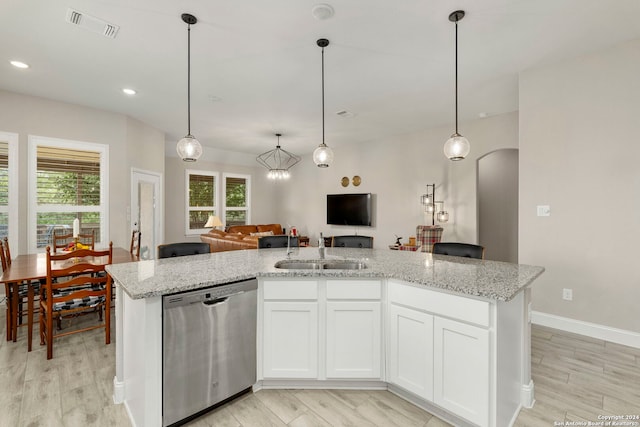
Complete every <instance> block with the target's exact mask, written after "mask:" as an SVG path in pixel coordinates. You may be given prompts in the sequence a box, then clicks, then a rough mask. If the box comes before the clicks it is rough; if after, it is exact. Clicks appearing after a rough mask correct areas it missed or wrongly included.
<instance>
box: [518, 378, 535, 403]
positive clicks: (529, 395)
mask: <svg viewBox="0 0 640 427" xmlns="http://www.w3.org/2000/svg"><path fill="white" fill-rule="evenodd" d="M534 390H535V388H534V385H533V380H531V381H529V384H527V385H522V387H521V390H520V404H521V405H522V406H523V407H524V408H533V404H534V402H535V398H534V397H535V391H534Z"/></svg>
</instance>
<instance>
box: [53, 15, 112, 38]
mask: <svg viewBox="0 0 640 427" xmlns="http://www.w3.org/2000/svg"><path fill="white" fill-rule="evenodd" d="M66 21H67V22H68V23H69V24H72V25H76V26H78V27H80V28H82V29H84V30H88V31H91V32H92V33H97V34H102V35H103V36H105V37H109V38H111V39H115V38H116V35H117V34H118V30H120V27H119V26H117V25H115V24H111V23H109V22H107V21H105V20H103V19H100V18H96V17H95V16H92V15H89V14H87V13H84V12H80V11H79V10H75V9H71V8H69V9H67V19H66Z"/></svg>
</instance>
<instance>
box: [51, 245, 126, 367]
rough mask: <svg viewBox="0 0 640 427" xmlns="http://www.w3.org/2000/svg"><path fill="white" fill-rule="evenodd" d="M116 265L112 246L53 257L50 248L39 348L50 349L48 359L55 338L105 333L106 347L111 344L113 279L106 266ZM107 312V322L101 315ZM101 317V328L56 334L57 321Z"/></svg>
mask: <svg viewBox="0 0 640 427" xmlns="http://www.w3.org/2000/svg"><path fill="white" fill-rule="evenodd" d="M112 261H113V243H109V249H107V250H98V251H96V250H91V249H79V250H76V251H72V252H68V253H64V254H61V255H52V254H51V248H50V247H48V246H47V263H46V264H47V280H46V283H45V284H44V285H43V286H42V287H41V291H40V345H44V344H45V343H46V345H47V359H51V358H52V357H53V341H54V339H55V338H59V337H62V336H66V335H70V334H75V333H79V332H85V331H89V330H93V329H99V328H104V329H105V344H109V343H110V342H111V307H110V303H109V302H110V301H111V276H110V275H109V274H107V273H106V271H105V266H106V265H108V264H111V263H112ZM103 310H104V319H103V316H102V311H103ZM86 313H98V315H99V318H100V321H99V322H98V324H95V325H91V326H85V327H81V328H76V329H72V330H68V331H65V332H57V333H56V332H55V331H54V329H53V328H54V326H53V320H54V319H62V318H68V317H76V316H78V315H80V314H86Z"/></svg>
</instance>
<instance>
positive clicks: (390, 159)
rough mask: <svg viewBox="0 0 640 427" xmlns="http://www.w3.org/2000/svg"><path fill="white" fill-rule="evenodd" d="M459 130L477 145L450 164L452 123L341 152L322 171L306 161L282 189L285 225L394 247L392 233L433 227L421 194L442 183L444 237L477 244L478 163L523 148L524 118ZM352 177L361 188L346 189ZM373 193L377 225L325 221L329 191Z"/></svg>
mask: <svg viewBox="0 0 640 427" xmlns="http://www.w3.org/2000/svg"><path fill="white" fill-rule="evenodd" d="M460 131H461V133H463V134H464V135H465V136H466V137H467V138H469V140H470V142H471V153H470V155H469V157H468V159H466V160H464V161H462V162H451V161H449V160H447V159H446V157H445V156H444V153H443V151H442V150H443V146H444V142H445V141H446V140H447V138H448V137H449V135H450V134H451V132H452V128H451V126H442V127H438V128H432V129H428V130H425V131H423V132H418V133H411V134H406V135H399V136H397V137H394V138H393V139H385V140H377V141H369V142H367V143H362V144H350V145H347V146H341V147H335V148H334V153H335V162H334V164H333V165H331V167H329V168H327V169H319V168H317V167H316V166H315V165H314V164H313V162H312V160H311V159H310V156H306V157H305V158H304V159H303V161H302V162H301V163H300V164H299V165H298V166H296V170H295V179H292V180H291V181H290V182H288V183H287V184H286V187H283V191H282V209H281V210H280V218H281V221H282V222H283V223H289V224H295V225H296V226H297V227H298V228H299V229H300V231H301V233H302V234H306V235H309V236H310V237H311V238H312V239H317V238H318V236H319V233H320V232H323V233H324V234H325V235H333V234H353V233H358V234H364V235H369V236H373V237H374V246H375V247H376V248H385V247H387V245H389V244H392V243H394V242H395V237H394V235H396V234H397V235H399V236H402V237H403V238H404V239H403V241H405V242H406V241H407V239H408V237H409V236H415V234H416V226H417V225H424V224H431V217H430V216H427V215H426V214H425V213H424V210H423V207H422V206H421V205H420V196H421V195H422V194H423V193H424V192H425V190H426V187H425V186H426V184H432V183H436V191H437V198H438V199H439V200H444V202H445V208H446V209H447V211H449V213H450V219H449V222H448V223H446V224H444V225H443V227H444V233H443V240H448V241H463V242H471V243H475V242H477V224H476V222H477V221H476V159H477V158H478V157H481V156H483V155H484V154H486V153H488V152H490V151H493V150H496V149H498V148H506V147H517V141H518V114H517V113H510V114H505V115H501V116H495V117H489V118H486V119H482V120H475V121H472V122H469V123H462V124H461V126H460ZM328 145H331V144H330V141H328ZM354 175H359V176H360V177H361V178H362V184H361V185H360V186H358V187H355V186H353V185H352V184H349V186H348V187H342V185H341V184H340V181H341V179H342V177H344V176H346V177H348V178H349V179H350V180H351V179H352V178H353V176H354ZM368 192H371V193H373V194H375V215H374V226H373V227H347V226H331V225H327V224H326V194H329V193H368Z"/></svg>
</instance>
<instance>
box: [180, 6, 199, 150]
mask: <svg viewBox="0 0 640 427" xmlns="http://www.w3.org/2000/svg"><path fill="white" fill-rule="evenodd" d="M182 20H183V21H184V22H185V23H186V24H187V136H185V137H184V138H182V139H181V140H180V141H178V146H177V147H176V151H177V152H178V155H179V156H180V158H181V159H182V160H184V161H185V162H195V161H196V160H198V159H199V158H200V156H201V155H202V145H200V142H198V140H197V139H196V138H195V137H194V136H193V135H191V26H192V25H193V24H195V23H196V22H198V19H197V18H196V17H195V16H193V15H191V14H189V13H183V14H182Z"/></svg>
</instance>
